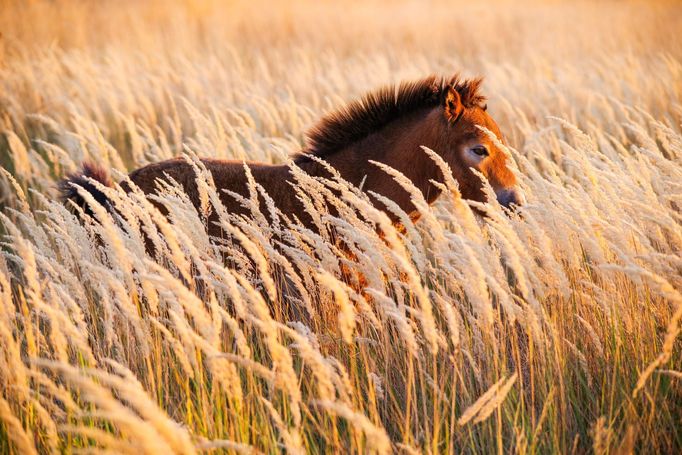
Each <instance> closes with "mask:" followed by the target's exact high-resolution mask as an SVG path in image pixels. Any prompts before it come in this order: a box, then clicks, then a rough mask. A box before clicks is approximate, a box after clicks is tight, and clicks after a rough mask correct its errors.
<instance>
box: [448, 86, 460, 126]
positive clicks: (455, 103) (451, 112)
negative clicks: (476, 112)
mask: <svg viewBox="0 0 682 455" xmlns="http://www.w3.org/2000/svg"><path fill="white" fill-rule="evenodd" d="M443 108H444V113H445V118H446V119H447V121H448V122H450V123H455V122H456V121H457V119H459V116H460V115H461V114H462V111H463V110H464V106H462V98H461V97H460V96H459V92H458V91H457V90H455V89H454V87H452V86H448V88H447V90H446V92H445V97H444V98H443Z"/></svg>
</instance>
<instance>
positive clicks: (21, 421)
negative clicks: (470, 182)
mask: <svg viewBox="0 0 682 455" xmlns="http://www.w3.org/2000/svg"><path fill="white" fill-rule="evenodd" d="M387 8H391V14H388V13H387V11H386V9H387ZM605 18H608V20H606V19H605ZM681 18H682V16H681V15H680V9H679V7H677V6H676V5H674V4H672V3H665V2H661V3H656V4H653V5H652V4H644V3H642V4H640V3H627V4H622V3H618V4H610V3H600V4H597V5H591V4H580V5H578V6H571V5H568V4H567V5H563V4H558V3H556V4H555V3H541V2H527V3H525V4H523V5H518V4H517V3H513V4H511V3H509V4H508V3H506V2H496V3H495V4H493V5H487V6H486V5H480V4H478V3H477V4H458V5H456V6H453V5H451V4H449V3H441V2H435V3H433V4H431V5H429V6H428V7H426V6H424V5H421V4H419V5H418V4H416V3H400V4H396V5H391V6H390V7H389V6H386V5H384V4H382V3H374V2H369V3H363V4H357V5H354V6H353V7H350V6H347V5H342V4H338V5H337V4H322V5H318V4H317V3H315V4H312V2H311V3H309V2H299V3H287V4H281V5H276V6H273V5H267V6H263V5H260V6H253V5H252V4H251V3H249V4H246V3H244V4H242V3H241V2H234V3H229V4H226V3H222V2H214V1H208V0H207V1H194V2H190V1H186V2H175V3H173V4H167V3H166V2H163V3H162V4H160V3H159V2H145V3H143V4H139V3H137V2H135V3H133V2H130V3H125V2H123V3H121V2H112V3H111V4H109V3H94V2H93V3H88V2H61V1H58V2H47V1H35V2H25V3H24V2H18V3H16V4H11V5H9V4H7V5H5V4H3V5H2V7H0V26H1V28H2V30H3V32H2V33H3V35H2V36H3V37H2V40H0V125H1V127H2V134H1V135H0V165H2V167H3V169H4V170H5V171H6V172H3V173H2V176H0V206H1V207H2V215H0V234H2V235H3V237H2V242H3V243H2V250H1V251H2V255H0V302H1V303H0V390H2V395H0V452H2V453H31V452H50V451H65V452H69V451H75V450H76V449H82V448H93V449H101V450H109V451H111V452H115V453H143V452H144V453H171V452H179V453H192V452H197V451H204V450H212V449H216V450H225V451H228V452H233V451H234V452H251V451H257V452H268V453H276V452H279V451H281V450H286V451H287V452H292V453H302V452H313V453H318V452H337V453H338V452H382V453H387V452H399V453H400V452H405V453H412V452H415V453H418V452H432V453H448V452H449V453H460V452H469V453H508V452H519V453H552V452H558V453H573V452H575V453H583V452H586V451H594V452H597V453H630V452H632V451H637V452H642V453H649V452H652V453H675V452H678V451H679V450H680V449H681V448H682V430H681V427H680V424H679V422H680V416H681V415H682V379H681V374H682V373H680V372H681V371H682V356H681V355H680V354H681V350H680V341H679V332H680V326H681V321H680V319H681V318H682V295H681V294H680V289H681V287H682V279H681V278H680V276H681V275H682V274H681V273H680V272H682V262H681V261H680V251H681V250H682V229H681V227H680V224H681V221H682V216H681V215H680V204H681V203H682V199H681V197H680V195H682V187H681V186H680V182H682V162H681V161H682V135H681V134H680V123H681V120H682V108H681V104H680V101H681V99H682V92H681V90H682V89H681V88H682V47H681V41H680V38H679V36H678V35H679V33H678V32H677V31H678V30H679V29H680V26H681V25H682V24H681V21H682V19H681ZM455 71H463V72H464V73H465V74H466V75H467V76H468V75H478V74H480V75H483V76H485V78H486V81H485V85H484V92H485V93H486V95H487V96H488V97H489V103H488V105H489V109H490V112H491V114H492V115H493V117H494V118H496V119H498V120H499V123H500V126H501V129H502V131H503V132H504V133H505V135H506V136H507V139H508V142H509V144H510V146H511V147H510V153H511V154H512V157H513V158H514V166H517V168H518V171H517V174H518V175H519V176H520V185H521V186H522V187H523V189H524V192H525V195H526V198H527V199H528V204H527V205H526V206H525V207H524V209H523V211H522V212H521V213H520V214H504V213H503V212H502V209H501V207H499V206H497V205H496V204H494V203H493V204H490V205H485V206H483V207H479V208H480V209H482V210H484V211H486V212H487V213H488V217H487V218H485V219H484V218H481V217H477V216H476V215H474V212H473V211H472V210H471V208H470V207H469V205H468V204H467V203H466V201H462V200H461V199H460V198H459V197H458V196H457V192H456V189H455V188H454V187H452V186H451V188H450V190H451V191H450V192H448V197H444V198H441V200H439V202H438V203H437V204H436V205H435V206H434V207H432V208H430V209H428V210H427V211H426V213H424V216H422V220H421V221H420V222H419V223H417V224H414V225H412V224H409V225H407V226H406V227H405V230H404V232H399V231H397V230H395V229H394V228H393V227H392V226H391V225H390V223H388V219H387V218H386V216H385V214H384V213H382V212H379V211H376V210H374V209H373V208H372V207H371V205H370V204H368V201H367V200H366V199H365V197H364V196H363V195H362V193H361V192H359V191H357V189H356V188H352V187H348V186H347V185H346V184H345V182H340V181H335V182H323V181H316V180H312V179H306V178H305V176H304V175H300V183H299V185H298V188H299V190H300V194H301V195H302V197H306V198H309V201H310V204H309V206H310V207H311V209H310V210H311V211H312V214H313V215H314V217H316V218H317V219H319V220H321V222H322V223H323V224H324V227H325V229H323V232H322V233H321V234H319V235H318V234H315V233H313V232H310V231H307V230H305V229H304V228H302V227H301V226H298V225H296V224H295V223H288V222H286V221H285V219H284V217H282V218H281V220H282V221H281V223H280V224H279V225H275V224H273V225H270V224H268V223H267V222H265V221H264V220H265V219H266V217H264V216H263V215H262V214H263V213H266V212H267V211H268V210H270V208H269V207H267V205H266V204H258V203H254V202H251V205H250V209H251V210H252V213H253V216H252V217H250V218H248V219H242V218H237V217H235V216H232V215H230V214H228V213H225V212H224V210H223V209H222V205H221V204H220V202H219V194H220V189H219V188H214V187H213V186H212V185H211V184H210V180H208V179H207V178H206V176H205V175H203V174H201V173H200V175H198V181H199V182H200V184H201V185H202V188H204V190H205V191H206V194H207V195H208V196H209V200H210V202H211V208H212V210H214V211H216V212H217V213H218V214H219V216H220V220H221V223H222V224H223V227H224V229H225V231H226V232H229V233H230V235H228V236H226V238H225V239H222V241H220V242H216V241H211V239H209V238H208V236H207V235H206V234H205V230H204V229H203V226H204V224H205V218H203V215H202V214H200V213H198V212H197V211H196V210H195V208H194V207H193V205H192V204H191V202H190V201H189V200H188V199H187V198H185V197H184V196H183V194H182V193H181V192H179V191H177V189H175V188H172V187H169V188H167V190H166V191H165V192H163V194H162V195H161V196H160V200H161V201H162V202H163V203H164V205H165V206H166V207H167V208H168V211H169V217H168V218H166V217H163V216H161V214H160V213H159V212H157V211H156V209H155V208H154V206H153V205H152V204H151V203H150V202H149V201H148V200H146V199H145V198H144V197H142V196H140V195H138V194H135V193H132V194H129V195H125V194H123V193H122V192H116V191H115V192H113V193H112V194H111V197H112V199H114V200H115V201H116V205H117V209H118V213H120V215H121V216H120V217H115V218H112V217H111V216H110V215H109V214H107V213H106V211H104V210H103V209H101V210H96V214H97V217H98V222H96V223H95V222H86V223H82V222H79V220H78V219H77V218H76V217H75V216H74V214H72V213H71V212H70V211H69V210H67V208H65V207H64V206H63V205H62V204H60V203H59V202H57V200H56V199H57V193H56V182H57V180H58V179H60V178H61V177H62V176H63V175H64V174H66V173H69V172H73V171H75V170H76V169H77V167H78V165H79V163H81V162H82V161H83V160H86V159H90V160H94V161H96V162H98V163H100V164H102V165H103V166H104V167H106V168H107V169H110V170H111V171H112V173H115V172H117V171H118V172H121V173H123V172H125V171H129V170H132V169H134V168H136V167H139V166H141V165H144V164H147V163H149V162H154V161H158V160H162V159H166V158H170V157H172V156H177V155H179V154H183V153H184V154H185V155H186V156H187V158H188V159H191V160H193V159H195V158H196V156H212V157H219V158H236V159H251V160H259V161H266V162H283V161H285V160H286V159H287V156H288V155H290V154H292V153H294V152H297V151H299V150H300V147H301V145H302V143H303V140H304V133H305V130H306V128H307V127H309V126H310V125H311V124H312V123H313V122H314V121H315V119H316V118H318V117H319V116H320V115H321V114H322V113H323V112H325V111H326V110H328V109H330V108H332V107H334V106H338V105H340V104H341V103H343V102H345V101H347V100H350V99H353V98H354V97H356V96H358V95H359V94H361V93H362V92H364V91H366V90H368V89H371V88H374V87H376V86H379V85H383V84H386V83H389V82H395V81H399V80H402V79H407V78H414V77H421V76H424V75H426V74H430V73H434V72H436V73H442V74H451V73H453V72H455ZM419 153H421V152H419ZM423 153H428V150H425V151H424V152H423ZM122 175H123V174H121V175H118V178H116V180H119V179H120V178H121V177H122ZM332 185H333V186H334V187H335V188H336V189H335V190H334V191H331V189H330V187H331V186H332ZM252 189H253V191H256V188H255V186H254V187H253V188H252ZM339 194H341V196H339ZM450 194H452V196H450ZM253 200H256V201H257V198H254V199H253ZM326 204H334V205H335V207H336V209H337V210H336V211H337V212H338V213H340V214H341V215H340V216H338V217H335V216H332V215H330V213H328V212H327V210H326V209H325V205H326ZM399 215H400V214H399ZM403 215H404V214H403ZM377 227H379V228H380V229H377ZM331 231H334V236H335V237H334V238H333V236H332V235H331ZM379 231H382V233H381V235H380V234H379ZM145 239H151V241H152V242H154V245H155V247H156V250H155V253H154V254H153V255H151V253H150V251H149V249H148V248H147V246H146V243H145ZM214 240H215V239H214ZM339 240H341V241H343V243H344V244H345V245H347V246H348V247H349V248H350V249H351V250H352V252H353V253H354V255H355V257H356V260H354V261H349V260H348V258H347V256H346V255H344V254H343V253H342V252H341V250H340V249H339V248H338V245H339V243H338V241H339ZM226 258H227V260H226ZM342 265H343V267H344V268H345V271H342ZM358 276H362V277H363V278H364V280H366V281H367V286H366V287H365V288H364V289H363V290H361V291H359V290H358V286H357V285H356V283H354V282H353V280H354V279H356V278H357V277H358ZM344 279H345V281H344Z"/></svg>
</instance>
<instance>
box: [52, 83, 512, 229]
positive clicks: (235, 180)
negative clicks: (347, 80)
mask: <svg viewBox="0 0 682 455" xmlns="http://www.w3.org/2000/svg"><path fill="white" fill-rule="evenodd" d="M480 83H481V80H480V79H474V80H464V81H462V80H460V79H459V77H457V76H455V77H453V78H451V79H449V80H446V79H437V78H436V77H434V76H431V77H428V78H426V79H422V80H420V81H416V82H411V83H404V84H401V85H400V86H398V87H394V86H390V87H386V88H383V89H380V90H377V91H375V92H373V93H370V94H368V95H366V96H365V97H364V98H363V99H362V100H360V101H355V102H352V103H350V104H349V105H348V106H346V107H344V108H342V109H340V110H338V111H336V112H333V113H331V114H329V115H327V116H326V117H324V118H323V119H322V120H321V121H320V122H319V123H318V124H317V125H316V126H314V127H313V128H312V129H311V131H310V132H309V135H308V138H309V140H308V145H307V148H306V150H304V152H303V153H301V154H299V155H297V156H296V157H295V159H294V161H295V163H296V165H297V166H299V167H300V168H301V169H302V170H303V171H305V172H306V173H308V174H310V175H319V176H322V175H324V176H326V175H327V171H326V170H325V169H324V167H323V166H322V165H320V164H319V163H317V162H315V161H314V160H312V159H310V155H315V156H317V157H319V158H321V159H323V160H324V161H326V162H327V163H329V164H330V165H331V166H332V167H334V168H335V169H336V170H337V171H338V172H339V173H340V175H341V176H342V177H343V178H344V179H346V180H347V181H349V182H351V183H353V184H354V185H360V184H361V183H362V184H363V190H365V191H374V192H377V193H379V194H381V195H384V196H386V197H387V198H389V199H391V200H393V201H395V202H396V203H397V204H398V205H399V206H400V207H401V208H402V209H403V210H405V211H406V212H407V213H410V214H411V215H413V214H415V210H414V207H413V205H412V203H411V202H410V198H409V195H408V194H407V192H406V191H405V190H404V189H402V188H401V187H400V186H399V185H398V184H397V183H396V182H395V181H394V180H393V179H392V178H391V177H390V176H389V175H387V174H386V173H385V172H384V171H382V170H381V169H379V168H377V167H376V166H374V165H372V164H371V163H369V161H370V160H373V161H378V162H381V163H385V164H387V165H389V166H391V167H393V168H395V169H397V170H398V171H400V172H402V173H403V174H404V175H405V176H406V177H408V178H409V179H410V180H411V181H412V182H413V183H414V185H415V186H416V187H417V188H419V189H420V190H421V191H422V193H423V194H424V195H425V197H426V199H427V200H428V201H429V202H433V201H434V200H435V199H436V198H437V197H438V195H439V190H438V189H437V188H436V187H435V186H434V185H433V184H432V183H430V180H436V181H442V175H441V173H440V171H439V169H438V168H437V166H436V165H435V163H434V162H433V161H432V160H431V159H430V158H429V157H428V156H427V155H426V154H425V153H424V152H423V151H421V149H420V146H426V147H429V148H430V149H432V150H434V151H435V152H437V153H439V154H440V155H441V156H442V157H443V159H444V160H445V161H446V162H447V163H448V164H449V165H450V167H451V168H452V171H453V175H454V177H455V178H456V179H457V181H458V183H459V186H460V191H461V193H462V197H464V198H466V199H472V200H476V201H483V200H484V198H485V196H484V193H483V191H482V183H481V181H480V179H479V178H478V177H477V176H476V175H475V174H474V173H473V172H472V171H471V169H470V167H475V168H477V169H478V170H479V171H480V172H482V173H483V174H484V175H485V177H486V178H487V179H488V181H489V182H490V184H491V186H492V187H493V189H494V190H495V191H496V192H497V194H498V199H499V200H500V202H501V203H503V204H504V205H506V206H509V205H510V204H511V203H516V204H518V203H519V202H520V200H519V197H518V193H516V192H515V190H514V187H515V183H516V179H515V176H514V174H513V173H512V172H511V171H510V170H509V169H508V168H507V166H506V156H505V154H504V153H503V152H502V151H500V150H499V149H498V148H497V147H496V146H495V144H494V143H493V142H492V141H491V140H490V138H489V137H488V136H487V135H486V134H485V133H484V132H483V131H482V130H480V129H479V128H477V126H482V127H485V128H487V129H489V130H490V131H492V132H493V133H495V134H496V135H497V136H498V137H499V138H501V137H502V136H501V134H500V131H499V128H498V126H497V124H496V123H495V122H494V121H493V119H492V118H491V117H490V115H488V113H487V112H486V107H485V106H483V105H482V103H483V101H484V98H483V96H481V95H480V94H479V87H480ZM476 146H478V147H481V146H483V147H485V149H487V153H488V156H485V157H483V158H480V160H479V158H478V155H475V154H473V152H472V151H471V150H472V147H476ZM479 150H480V149H479ZM202 162H203V163H204V165H205V166H206V168H207V170H208V171H210V172H211V174H212V176H213V180H214V182H215V185H216V187H217V188H218V189H219V190H220V189H229V190H231V191H234V192H237V193H241V194H244V195H246V194H247V192H248V183H247V177H246V175H245V172H244V163H242V162H240V161H226V160H214V159H204V160H202ZM247 165H248V166H249V168H250V169H251V173H252V174H253V177H254V179H255V180H256V181H257V182H258V183H259V184H260V185H262V186H263V188H264V189H265V190H266V191H267V192H268V194H269V195H270V196H271V197H272V199H273V200H274V202H275V204H276V205H277V207H278V208H279V209H280V210H281V211H282V212H283V213H285V214H288V215H295V216H296V217H298V218H299V219H300V220H302V221H303V222H304V223H310V217H309V216H308V215H307V214H306V213H305V210H304V207H303V205H302V204H301V203H300V201H299V200H298V199H297V198H296V196H295V193H294V189H293V188H292V186H291V185H290V182H291V181H292V180H293V177H292V173H291V171H290V168H289V167H288V166H287V165H269V164H264V163H255V162H250V163H247ZM95 174H96V175H95ZM85 175H86V176H88V175H95V177H96V178H98V179H99V177H101V172H93V171H92V169H91V170H90V171H88V169H86V172H85ZM165 175H168V176H170V177H171V178H173V179H174V180H175V181H177V182H178V183H180V184H181V185H182V186H183V187H184V189H185V190H186V191H187V193H188V194H189V195H190V197H192V199H193V202H194V203H195V204H198V203H199V200H198V197H197V190H196V184H195V178H196V176H195V173H194V170H193V168H192V166H191V165H189V164H188V163H187V162H186V161H185V160H183V159H179V158H178V159H172V160H167V161H163V162H160V163H155V164H150V165H148V166H145V167H142V168H140V169H137V170H135V171H133V172H132V173H131V174H130V179H131V181H132V182H133V183H135V184H136V185H137V186H139V187H140V188H141V189H142V191H144V192H145V193H148V194H151V193H154V192H155V191H156V188H157V184H156V182H157V180H158V179H163V178H164V176H165ZM82 177H83V176H82V175H77V176H71V177H70V178H69V179H67V180H65V181H64V182H63V184H62V192H63V196H64V198H66V199H73V200H74V202H76V203H80V204H82V203H83V201H79V200H78V197H77V193H76V192H74V191H72V190H71V189H70V187H71V186H72V185H70V183H76V184H81V185H83V184H84V183H85V182H87V179H83V178H82ZM91 188H92V185H90V188H88V190H89V191H91V192H92V189H91ZM221 193H222V192H221ZM221 197H222V200H223V203H224V204H225V207H226V209H227V210H228V211H230V212H233V213H242V212H244V210H245V209H244V208H243V207H241V205H240V204H239V203H237V201H235V200H234V198H232V197H231V196H229V195H226V194H222V196H221ZM96 199H97V197H96ZM100 202H102V201H100ZM377 205H378V206H380V204H379V203H378V202H377ZM389 216H391V217H392V218H393V219H394V217H393V215H391V214H389ZM414 218H416V216H414ZM209 232H210V233H211V234H218V227H217V226H214V225H213V223H209Z"/></svg>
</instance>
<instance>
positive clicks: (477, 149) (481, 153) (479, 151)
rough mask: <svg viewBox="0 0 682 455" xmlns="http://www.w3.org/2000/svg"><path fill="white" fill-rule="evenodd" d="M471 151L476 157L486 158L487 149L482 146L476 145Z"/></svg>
mask: <svg viewBox="0 0 682 455" xmlns="http://www.w3.org/2000/svg"><path fill="white" fill-rule="evenodd" d="M471 151H472V152H474V153H475V154H476V155H478V156H488V149H487V148H485V147H484V146H482V145H477V146H476V147H474V148H472V149H471Z"/></svg>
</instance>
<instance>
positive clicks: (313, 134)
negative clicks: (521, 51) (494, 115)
mask: <svg viewBox="0 0 682 455" xmlns="http://www.w3.org/2000/svg"><path fill="white" fill-rule="evenodd" d="M481 82H483V79H481V78H476V79H468V80H467V79H465V80H462V79H460V77H459V75H458V74H456V75H454V76H453V77H451V78H450V79H445V78H443V77H437V76H433V75H432V76H429V77H427V78H424V79H420V80H418V81H411V82H402V83H401V84H400V85H397V86H396V85H389V86H385V87H382V88H380V89H378V90H375V91H373V92H370V93H367V94H366V95H364V96H363V97H362V98H360V99H359V100H355V101H351V102H350V103H348V104H347V105H346V106H344V107H342V108H340V109H338V110H336V111H334V112H331V113H329V114H327V115H325V116H324V117H323V118H322V119H321V120H320V121H319V122H318V123H317V125H315V126H313V127H312V128H311V129H310V130H309V131H308V133H307V137H308V141H307V145H306V148H305V150H304V151H303V152H302V153H299V154H297V155H296V156H294V160H295V161H296V162H302V161H306V160H307V157H308V156H309V155H314V156H317V157H320V158H324V157H325V156H327V155H330V154H332V153H334V152H337V151H338V150H340V149H342V148H344V147H346V146H348V145H350V144H352V143H354V142H357V141H359V140H361V139H364V138H365V137H367V136H369V135H370V134H372V133H374V132H375V131H378V130H379V129H381V128H383V127H384V126H386V125H387V124H389V123H390V122H392V121H394V120H396V119H398V118H400V117H402V116H404V115H406V114H408V113H410V112H413V111H415V110H417V109H421V108H427V107H435V106H437V105H439V104H440V103H441V102H442V99H443V94H444V93H445V89H446V88H447V87H448V86H451V87H454V88H455V90H457V92H458V93H459V95H460V97H461V99H462V104H463V105H464V107H473V106H480V105H481V103H483V102H484V101H485V97H484V96H483V95H481V94H479V93H478V90H479V88H480V86H481Z"/></svg>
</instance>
